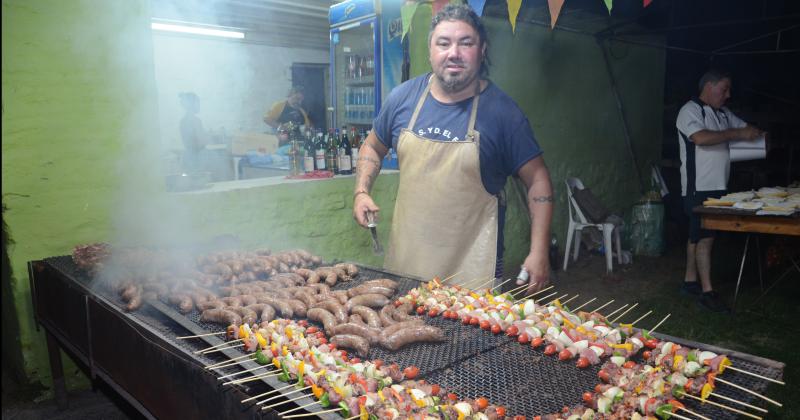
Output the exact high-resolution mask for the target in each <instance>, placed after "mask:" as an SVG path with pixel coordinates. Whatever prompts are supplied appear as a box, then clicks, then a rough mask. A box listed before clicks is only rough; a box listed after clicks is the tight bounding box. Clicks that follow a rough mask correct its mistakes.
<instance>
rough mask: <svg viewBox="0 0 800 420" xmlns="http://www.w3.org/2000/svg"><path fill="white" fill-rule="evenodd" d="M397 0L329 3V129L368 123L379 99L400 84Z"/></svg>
mask: <svg viewBox="0 0 800 420" xmlns="http://www.w3.org/2000/svg"><path fill="white" fill-rule="evenodd" d="M401 4H402V0H384V1H381V0H345V1H343V2H341V3H338V4H335V5H333V6H331V8H330V13H329V19H330V25H331V29H330V31H331V32H330V40H331V52H330V54H331V57H330V59H331V102H332V104H331V107H332V108H333V116H332V117H333V118H332V125H333V127H337V128H341V127H342V126H347V127H348V128H351V127H356V129H357V130H358V131H359V132H360V131H362V130H369V129H370V128H371V127H372V120H373V119H374V118H375V116H376V115H377V113H378V110H380V107H381V102H382V100H383V98H385V97H386V95H388V94H389V92H390V91H391V90H392V88H394V87H395V86H397V85H398V84H399V83H400V82H401V75H402V65H403V45H402V40H401V38H402V34H403V25H402V22H401V18H400V6H401Z"/></svg>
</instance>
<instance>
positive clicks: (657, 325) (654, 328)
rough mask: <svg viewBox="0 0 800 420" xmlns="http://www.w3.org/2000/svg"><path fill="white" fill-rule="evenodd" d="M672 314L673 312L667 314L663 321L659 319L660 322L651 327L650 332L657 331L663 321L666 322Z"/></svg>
mask: <svg viewBox="0 0 800 420" xmlns="http://www.w3.org/2000/svg"><path fill="white" fill-rule="evenodd" d="M670 315H672V314H667V316H665V317H664V319H662V320H661V321H659V322H658V324H656V326H655V327H653V328H650V331H649V333H650V334H652V333H653V331H655V330H656V328H658V327H660V326H661V324H663V323H664V321H666V320H667V318H669V316H670Z"/></svg>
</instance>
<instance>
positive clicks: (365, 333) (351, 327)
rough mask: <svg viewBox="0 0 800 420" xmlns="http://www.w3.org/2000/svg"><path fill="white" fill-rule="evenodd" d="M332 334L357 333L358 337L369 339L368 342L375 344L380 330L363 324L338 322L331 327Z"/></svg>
mask: <svg viewBox="0 0 800 420" xmlns="http://www.w3.org/2000/svg"><path fill="white" fill-rule="evenodd" d="M333 333H334V335H342V334H350V335H357V336H359V337H364V338H366V339H367V341H369V343H370V344H375V343H377V342H378V339H379V337H380V330H378V329H377V328H375V329H373V328H370V327H368V326H366V325H363V324H352V323H346V324H339V325H337V326H335V327H334V328H333Z"/></svg>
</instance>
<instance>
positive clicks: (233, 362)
mask: <svg viewBox="0 0 800 420" xmlns="http://www.w3.org/2000/svg"><path fill="white" fill-rule="evenodd" d="M245 356H250V355H249V354H246V355H244V356H239V357H234V358H233V359H231V360H229V361H226V362H224V363H223V362H220V363H222V364H221V365H219V366H214V367H213V368H212V369H222V368H226V367H231V366H236V365H241V364H242V363H244V362H246V360H242V359H243V358H244V357H245ZM250 360H254V359H250Z"/></svg>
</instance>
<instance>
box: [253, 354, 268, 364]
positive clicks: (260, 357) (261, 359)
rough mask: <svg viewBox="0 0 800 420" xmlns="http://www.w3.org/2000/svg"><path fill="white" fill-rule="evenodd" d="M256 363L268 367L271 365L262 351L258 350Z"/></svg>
mask: <svg viewBox="0 0 800 420" xmlns="http://www.w3.org/2000/svg"><path fill="white" fill-rule="evenodd" d="M256 363H258V364H259V365H268V364H269V363H270V360H269V359H268V358H267V356H266V355H265V354H264V353H263V352H262V351H261V350H257V351H256Z"/></svg>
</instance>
